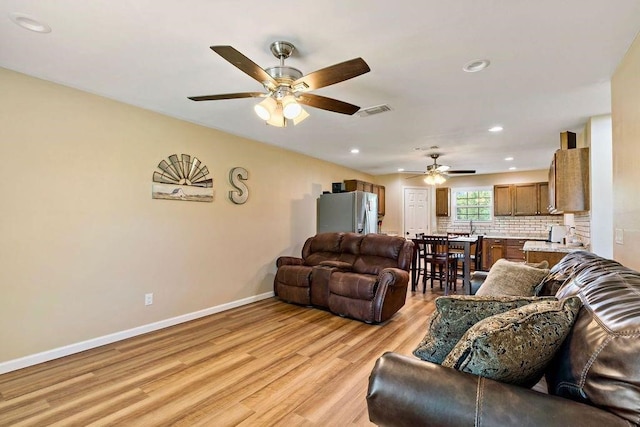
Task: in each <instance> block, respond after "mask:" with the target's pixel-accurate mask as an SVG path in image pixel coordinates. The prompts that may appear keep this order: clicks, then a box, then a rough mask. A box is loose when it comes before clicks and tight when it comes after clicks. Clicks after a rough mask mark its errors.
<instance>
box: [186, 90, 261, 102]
mask: <svg viewBox="0 0 640 427" xmlns="http://www.w3.org/2000/svg"><path fill="white" fill-rule="evenodd" d="M264 95H265V94H264V93H262V92H240V93H223V94H220V95H202V96H190V97H189V99H190V100H192V101H217V100H218V99H237V98H260V97H262V96H264Z"/></svg>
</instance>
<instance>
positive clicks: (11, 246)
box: [0, 69, 373, 363]
mask: <svg viewBox="0 0 640 427" xmlns="http://www.w3.org/2000/svg"><path fill="white" fill-rule="evenodd" d="M0 89H1V90H0V93H2V97H0V158H1V159H2V164H3V165H2V167H1V168H0V175H1V176H0V194H2V196H3V197H2V198H3V201H2V211H1V214H0V215H1V221H0V235H1V236H2V246H1V249H0V263H1V268H0V287H1V290H2V292H1V295H2V297H1V298H0V343H2V344H1V345H0V363H2V362H5V361H8V360H12V359H15V358H19V357H23V356H27V355H31V354H34V353H38V352H43V351H47V350H50V349H53V348H57V347H60V346H65V345H69V344H73V343H77V342H80V341H84V340H88V339H92V338H95V337H100V336H104V335H106V334H111V333H116V332H119V331H123V330H127V329H130V328H135V327H138V326H140V325H145V324H149V323H152V322H157V321H160V320H163V319H168V318H171V317H174V316H180V315H184V314H186V313H192V312H195V311H198V310H202V309H206V308H210V307H215V306H218V305H221V304H225V303H229V302H233V301H238V300H241V299H244V298H250V297H253V296H257V295H263V294H265V293H268V292H271V291H272V281H273V274H274V272H275V259H276V258H277V257H278V256H279V255H298V254H299V253H300V250H301V248H302V244H303V243H304V240H305V239H306V238H307V237H308V236H311V235H313V234H315V228H316V220H315V218H316V210H315V209H316V207H315V206H316V198H317V197H318V195H319V194H321V193H322V191H323V190H331V182H334V181H341V180H343V179H345V178H347V179H350V178H356V179H363V180H367V181H372V180H373V177H371V176H369V175H366V174H362V173H358V172H356V171H353V170H350V169H345V168H342V167H338V166H336V165H333V164H330V163H326V162H323V161H319V160H317V159H313V158H310V157H306V156H302V155H299V154H295V153H292V152H289V151H285V150H282V149H279V148H276V147H272V146H268V145H264V144H260V143H257V142H254V141H250V140H247V139H243V138H239V137H235V136H231V135H228V134H226V133H223V132H219V131H216V130H212V129H208V128H205V127H201V126H197V125H194V124H190V123H187V122H183V121H179V120H176V119H172V118H168V117H166V116H163V115H160V114H157V113H153V112H150V111H146V110H142V109H139V108H135V107H132V106H128V105H125V104H121V103H118V102H115V101H111V100H108V99H105V98H101V97H98V96H94V95H91V94H87V93H84V92H81V91H77V90H73V89H69V88H66V87H63V86H60V85H56V84H53V83H49V82H45V81H42V80H38V79H34V78H31V77H27V76H24V75H21V74H18V73H15V72H12V71H8V70H3V69H0ZM182 153H185V154H190V155H193V156H197V157H198V158H199V159H200V160H201V161H202V162H203V163H204V164H205V165H207V166H208V168H209V170H210V171H211V175H210V177H211V178H213V179H214V190H215V200H214V202H213V203H198V202H178V201H165V200H152V199H151V185H152V182H151V178H152V174H153V172H154V170H156V166H157V164H158V163H159V162H160V161H161V160H163V159H166V158H167V156H169V155H171V154H182ZM235 166H241V167H244V168H246V169H247V170H248V171H249V180H248V181H247V185H248V187H249V191H250V194H249V200H248V202H247V203H246V204H244V205H234V204H233V203H231V202H230V201H229V200H228V198H227V194H228V192H229V191H230V190H232V189H233V188H232V187H231V186H230V185H229V183H228V178H227V176H228V173H229V170H230V169H231V168H232V167H235ZM148 292H153V293H154V304H153V305H152V306H149V307H145V306H144V304H143V302H144V294H145V293H148Z"/></svg>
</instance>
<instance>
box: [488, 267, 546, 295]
mask: <svg viewBox="0 0 640 427" xmlns="http://www.w3.org/2000/svg"><path fill="white" fill-rule="evenodd" d="M548 273H549V270H548V269H546V268H535V267H530V266H528V265H526V264H525V263H522V262H513V261H507V260H506V259H499V260H498V261H496V263H495V264H493V266H491V269H490V270H489V274H487V278H486V280H485V281H484V283H483V284H482V285H481V286H480V288H479V289H478V291H477V292H476V295H516V296H525V297H530V296H534V295H535V291H536V287H537V286H538V285H539V284H540V282H541V281H542V279H544V278H545V277H546V276H547V274H548Z"/></svg>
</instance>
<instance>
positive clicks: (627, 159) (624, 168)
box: [611, 37, 640, 270]
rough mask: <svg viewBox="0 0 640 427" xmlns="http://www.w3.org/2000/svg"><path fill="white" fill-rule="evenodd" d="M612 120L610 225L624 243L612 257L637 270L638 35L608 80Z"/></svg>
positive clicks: (639, 177)
mask: <svg viewBox="0 0 640 427" xmlns="http://www.w3.org/2000/svg"><path fill="white" fill-rule="evenodd" d="M611 116H612V121H613V227H614V229H616V230H619V231H620V233H621V234H622V237H623V243H622V244H620V243H614V245H613V256H614V258H615V259H616V260H618V261H619V262H621V263H623V264H625V265H627V266H628V267H631V268H634V269H636V270H640V197H638V182H640V167H638V161H639V159H640V37H637V38H636V40H635V42H634V43H633V45H632V46H631V47H630V49H629V51H628V52H627V54H626V56H625V58H624V59H623V60H622V62H621V63H620V65H619V66H618V69H617V70H616V72H615V73H614V75H613V78H612V80H611Z"/></svg>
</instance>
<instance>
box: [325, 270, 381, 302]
mask: <svg viewBox="0 0 640 427" xmlns="http://www.w3.org/2000/svg"><path fill="white" fill-rule="evenodd" d="M376 289H377V276H372V275H370V274H358V273H351V272H349V273H343V272H340V271H335V272H333V273H332V274H331V280H330V282H329V293H331V294H335V295H339V296H342V297H347V298H351V299H359V300H367V301H370V300H372V299H373V297H374V295H375V294H376Z"/></svg>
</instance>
